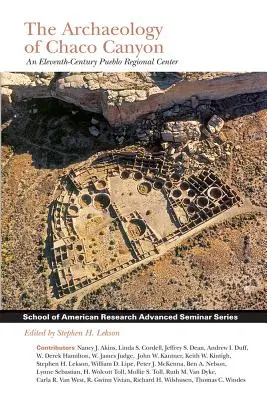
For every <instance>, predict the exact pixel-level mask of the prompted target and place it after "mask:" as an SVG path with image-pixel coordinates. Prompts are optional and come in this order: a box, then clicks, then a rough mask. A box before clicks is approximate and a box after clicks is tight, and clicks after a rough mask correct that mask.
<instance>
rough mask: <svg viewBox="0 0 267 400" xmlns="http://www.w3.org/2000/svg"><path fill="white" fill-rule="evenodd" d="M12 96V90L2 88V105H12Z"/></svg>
mask: <svg viewBox="0 0 267 400" xmlns="http://www.w3.org/2000/svg"><path fill="white" fill-rule="evenodd" d="M11 95H12V90H11V89H8V88H5V87H2V88H1V101H2V105H7V104H11V103H12V99H11Z"/></svg>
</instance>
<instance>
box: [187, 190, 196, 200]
mask: <svg viewBox="0 0 267 400" xmlns="http://www.w3.org/2000/svg"><path fill="white" fill-rule="evenodd" d="M187 195H188V197H191V198H192V197H195V195H196V193H195V191H194V190H192V189H189V190H188V191H187Z"/></svg>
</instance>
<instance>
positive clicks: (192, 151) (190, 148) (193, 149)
mask: <svg viewBox="0 0 267 400" xmlns="http://www.w3.org/2000/svg"><path fill="white" fill-rule="evenodd" d="M196 145H197V142H190V143H188V144H187V151H188V154H190V155H192V154H195V153H196Z"/></svg>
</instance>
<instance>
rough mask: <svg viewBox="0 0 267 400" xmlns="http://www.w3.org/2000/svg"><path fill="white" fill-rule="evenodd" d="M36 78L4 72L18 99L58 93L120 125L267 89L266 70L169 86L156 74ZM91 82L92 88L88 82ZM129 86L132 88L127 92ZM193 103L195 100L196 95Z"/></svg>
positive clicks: (184, 76) (185, 79)
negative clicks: (49, 80)
mask: <svg viewBox="0 0 267 400" xmlns="http://www.w3.org/2000/svg"><path fill="white" fill-rule="evenodd" d="M34 77H35V75H31V77H30V76H28V75H26V74H17V73H3V74H2V86H9V88H10V89H12V90H13V94H14V98H16V99H19V100H23V99H32V98H44V97H46V98H48V97H54V98H57V99H59V100H63V101H65V102H67V103H72V104H74V105H76V106H78V107H80V108H82V109H84V110H87V111H90V112H95V113H102V114H103V115H104V117H105V118H106V119H107V120H108V121H109V123H110V125H112V126H115V127H117V126H121V125H124V124H130V123H134V122H135V121H136V120H137V119H138V118H140V117H141V116H144V115H148V114H150V113H153V112H157V111H160V110H167V109H169V110H170V111H171V112H172V115H177V114H179V104H184V103H185V102H186V101H187V102H188V100H189V107H190V108H191V106H192V100H190V99H191V98H192V97H195V98H198V101H199V102H201V101H203V100H205V101H207V100H217V99H222V98H227V97H230V96H234V95H238V94H244V93H253V92H254V93H256V92H263V91H265V90H267V73H265V72H255V73H243V74H242V73H241V74H226V73H220V74H214V73H212V74H205V73H191V74H190V73H181V79H177V80H176V81H174V82H173V84H172V85H170V86H168V87H166V88H165V87H164V88H162V87H160V85H159V84H158V83H157V82H158V81H157V79H153V77H152V74H151V73H147V74H144V73H135V72H128V73H127V72H125V73H123V72H122V73H105V74H104V73H102V74H101V73H97V72H94V73H80V74H79V73H74V74H70V75H69V76H66V74H64V76H61V77H60V78H59V79H58V80H57V81H55V82H54V83H53V85H51V86H48V85H47V82H45V83H44V82H43V83H42V85H41V84H40V85H39V84H36V80H34ZM85 78H86V79H85ZM40 80H41V79H40ZM85 81H86V84H87V85H88V88H85V87H84V83H85ZM34 85H35V86H34ZM125 91H126V93H125V96H124V97H122V96H121V95H120V94H121V92H125ZM127 91H130V93H128V94H127ZM132 91H133V93H132ZM118 93H119V94H118ZM129 96H135V99H134V100H133V98H130V99H127V97H129ZM12 97H13V96H12ZM126 99H127V100H129V101H126ZM130 100H131V101H130ZM132 100H133V101H132ZM193 103H194V105H195V103H196V100H193ZM174 104H175V106H173V105H174ZM171 107H172V108H171ZM168 115H169V114H168ZM221 125H222V122H221V121H219V123H218V121H217V123H216V124H215V126H214V124H213V123H211V124H210V127H211V131H212V132H216V133H218V132H219V131H220V130H221ZM188 136H189V137H190V135H188Z"/></svg>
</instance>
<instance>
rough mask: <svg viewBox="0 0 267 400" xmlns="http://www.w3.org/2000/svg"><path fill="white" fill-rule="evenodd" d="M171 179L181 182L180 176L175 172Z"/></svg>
mask: <svg viewBox="0 0 267 400" xmlns="http://www.w3.org/2000/svg"><path fill="white" fill-rule="evenodd" d="M171 179H173V180H174V181H179V180H180V175H179V174H178V173H177V172H173V173H172V174H171Z"/></svg>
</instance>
